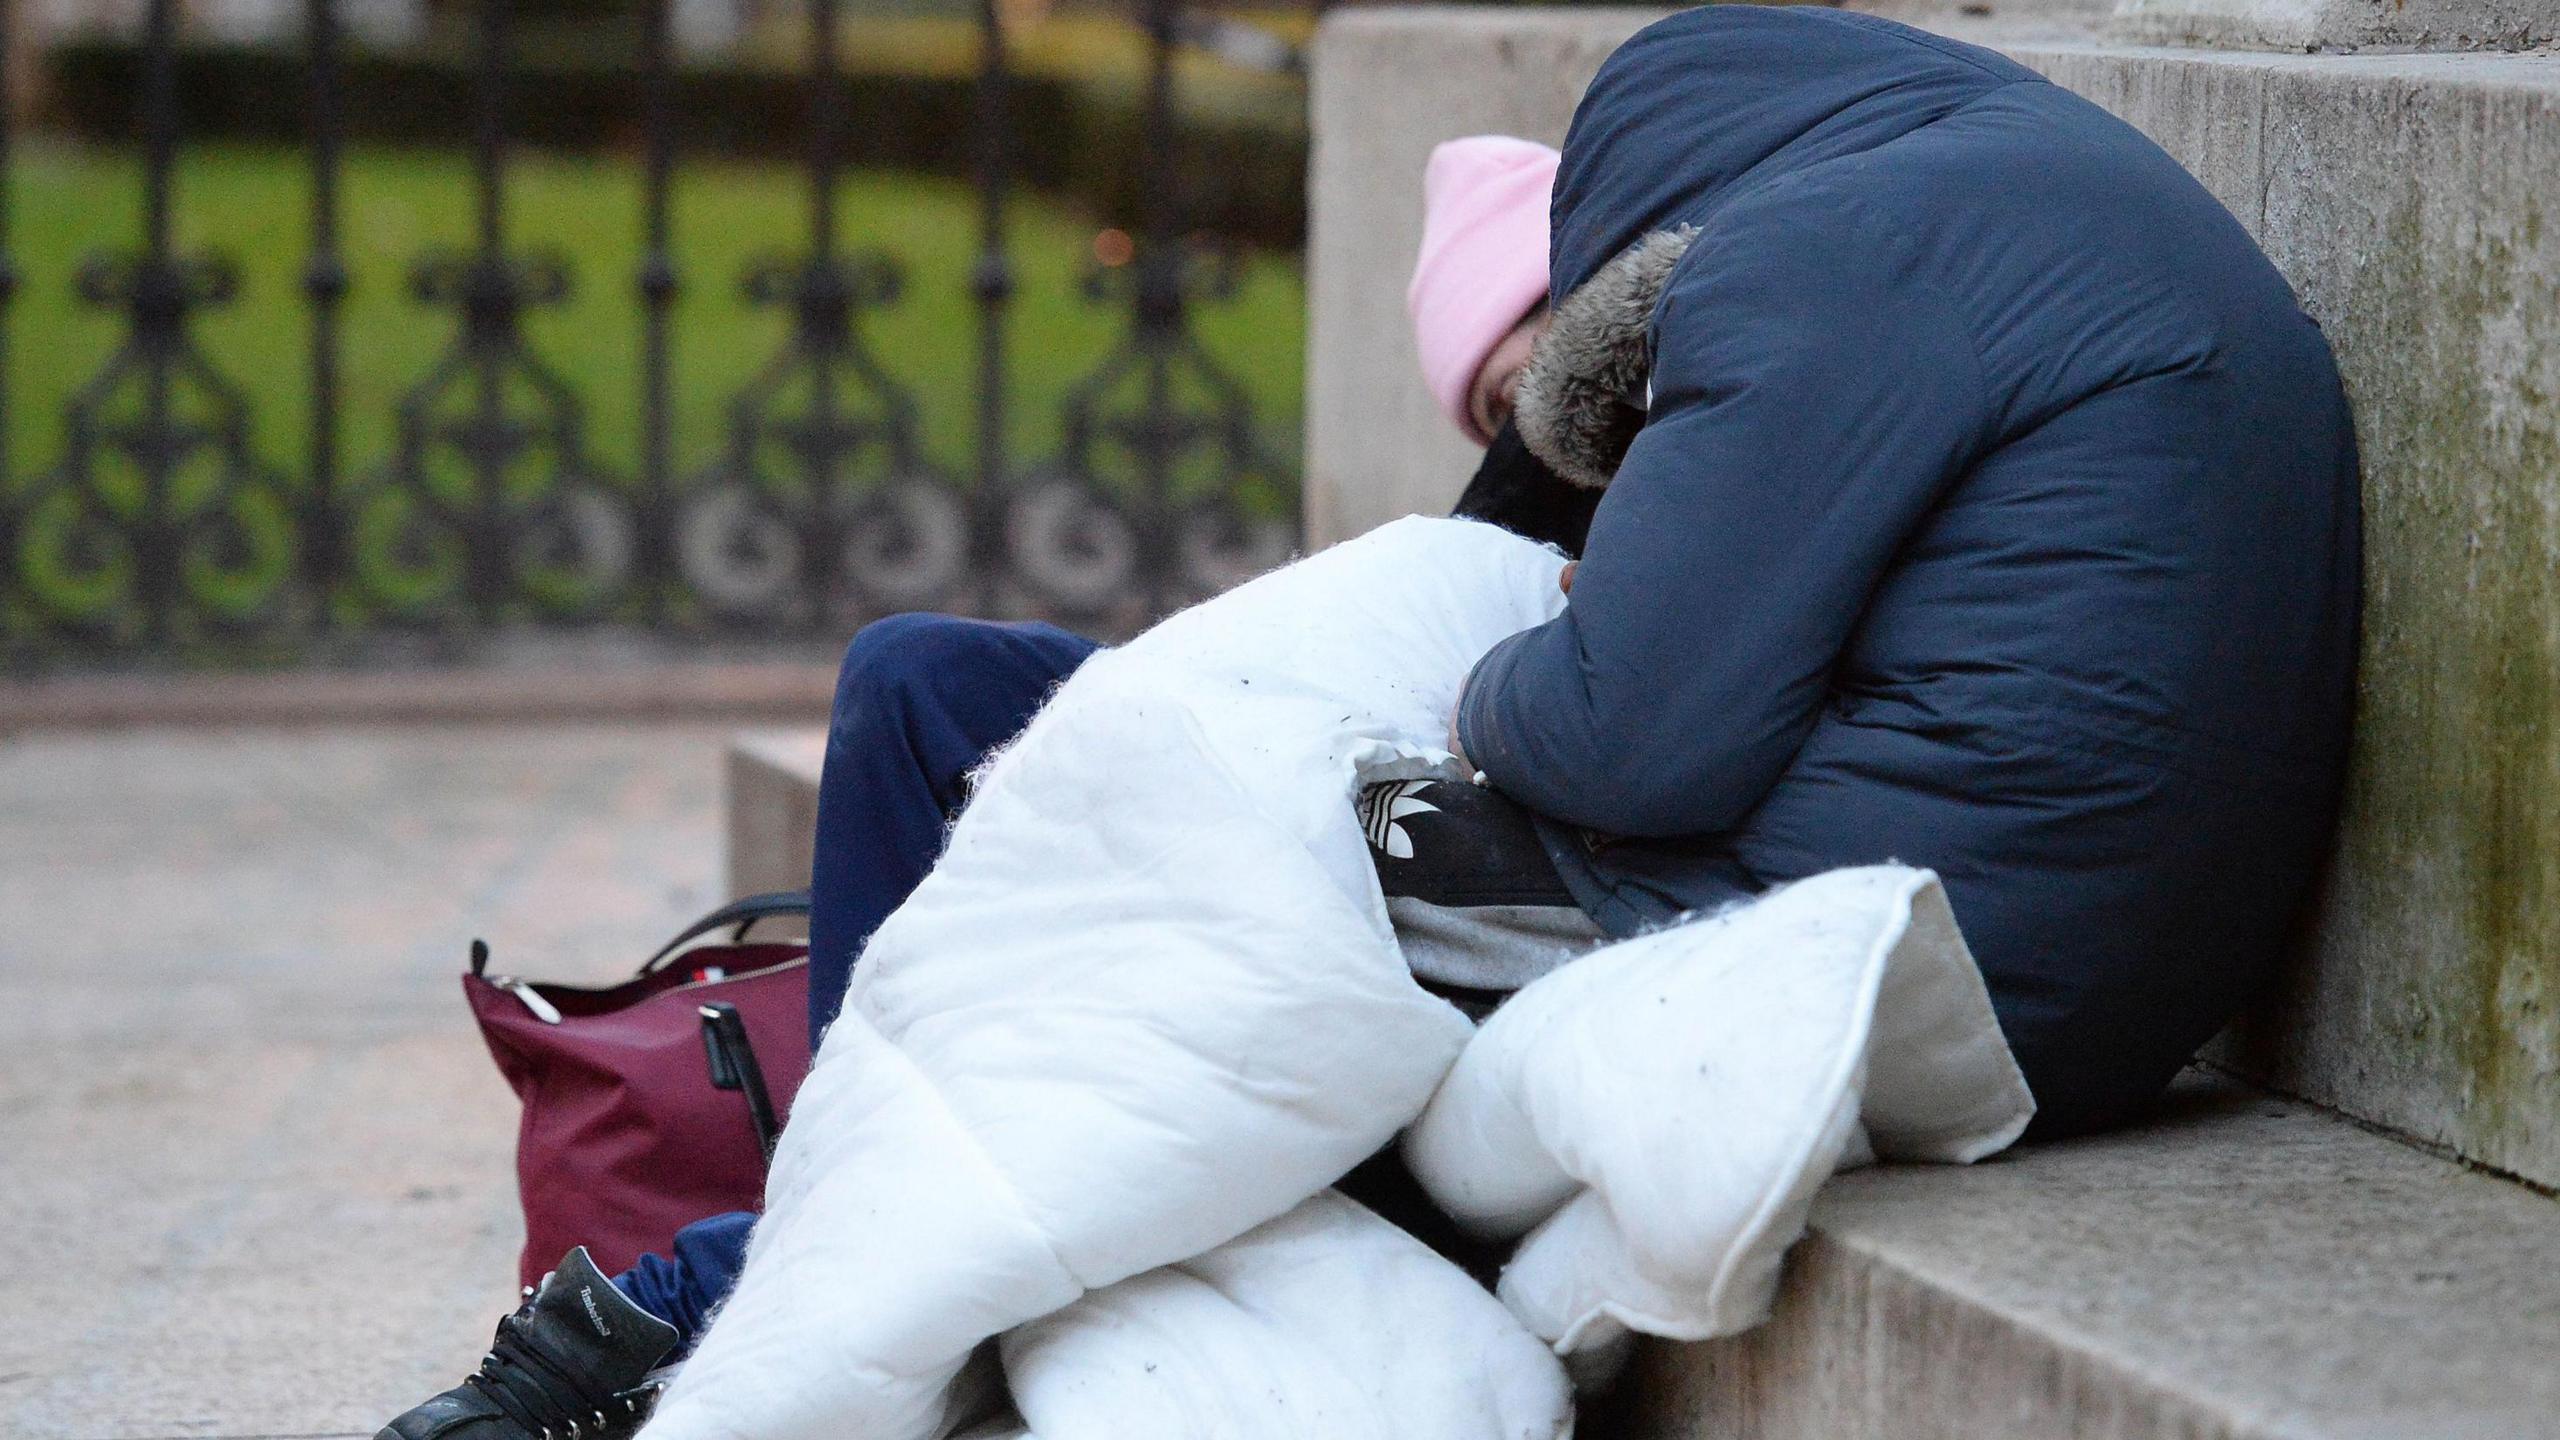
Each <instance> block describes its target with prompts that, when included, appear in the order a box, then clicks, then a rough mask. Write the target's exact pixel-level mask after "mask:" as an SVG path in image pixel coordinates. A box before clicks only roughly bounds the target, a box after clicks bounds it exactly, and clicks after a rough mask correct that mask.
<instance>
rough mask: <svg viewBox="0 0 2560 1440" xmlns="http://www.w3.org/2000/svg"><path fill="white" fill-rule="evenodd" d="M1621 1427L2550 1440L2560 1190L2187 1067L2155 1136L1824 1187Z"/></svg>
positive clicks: (1647, 1357) (1782, 1438)
mask: <svg viewBox="0 0 2560 1440" xmlns="http://www.w3.org/2000/svg"><path fill="white" fill-rule="evenodd" d="M1612 1419H1613V1422H1614V1423H1603V1424H1600V1425H1596V1426H1594V1427H1592V1431H1593V1433H1595V1434H1601V1435H1609V1436H1618V1437H1625V1440H1657V1437H1660V1440H1669V1437H1675V1436H1677V1437H1701V1440H1703V1437H1713V1440H1817V1437H1818V1440H1941V1437H1943V1440H2007V1437H2016V1440H2030V1437H2032V1440H2052V1437H2060V1436H2074V1437H2081V1440H2171V1437H2175V1440H2277V1437H2282V1440H2418V1437H2469V1436H2479V1437H2492V1436H2494V1437H2499V1440H2519V1437H2526V1436H2560V1204H2555V1203H2554V1202H2553V1201H2552V1200H2550V1199H2547V1198H2545V1197H2544V1196H2542V1195H2539V1194H2537V1193H2535V1192H2534V1191H2532V1190H2529V1189H2527V1188H2525V1187H2524V1186H2521V1185H2518V1184H2514V1183H2512V1182H2508V1181H2504V1180H2499V1179H2494V1178H2491V1177H2489V1176H2486V1175H2482V1174H2479V1173H2476V1172H2474V1171H2471V1170H2469V1169H2466V1168H2465V1167H2463V1166H2461V1165H2459V1164H2456V1163H2454V1162H2451V1161H2446V1160H2440V1159H2437V1158H2435V1157H2433V1156H2431V1155H2428V1154H2426V1153H2423V1152H2421V1151H2418V1150H2416V1149H2413V1148H2411V1147H2409V1146H2407V1145H2403V1144H2401V1143H2399V1142H2396V1141H2393V1140H2390V1139H2386V1138H2384V1137H2382V1136H2380V1135H2377V1134H2374V1133H2372V1132H2371V1131H2368V1130H2366V1129H2364V1128H2361V1127H2359V1126H2356V1125H2354V1124H2351V1123H2349V1122H2346V1121H2344V1120H2340V1119H2338V1118H2336V1117H2335V1116H2333V1115H2331V1114H2329V1113H2327V1112H2324V1111H2320V1110H2316V1109H2313V1108H2311V1107H2309V1106H2305V1105H2301V1104H2297V1103H2293V1102H2290V1101H2284V1100H2278V1099H2273V1098H2269V1097H2268V1096H2266V1095H2264V1094H2262V1093H2260V1092H2258V1091H2256V1090H2254V1089H2249V1088H2244V1087H2243V1086H2241V1085H2239V1084H2237V1083H2234V1082H2232V1081H2229V1080H2225V1079H2220V1078H2217V1077H2211V1076H2207V1075H2205V1074H2203V1073H2202V1072H2196V1073H2194V1074H2191V1075H2190V1077H2189V1078H2188V1079H2187V1081H2185V1082H2183V1083H2182V1084H2181V1085H2180V1087H2179V1088H2178V1090H2177V1091H2176V1092H2175V1093H2174V1094H2173V1096H2172V1099H2171V1104H2170V1106H2169V1108H2168V1110H2167V1112H2166V1113H2165V1114H2164V1116H2163V1117H2162V1118H2161V1119H2159V1120H2158V1121H2157V1122H2156V1123H2153V1124H2150V1125H2146V1126H2144V1127H2142V1128H2139V1129H2135V1130H2131V1131H2127V1132H2124V1133H2121V1134H2117V1135H2112V1136H2106V1137H2101V1138H2097V1139H2091V1140H2085V1141H2077V1142H2072V1143H2068V1144H2062V1145H2053V1146H2046V1147H2041V1148H2035V1149H2029V1150H2025V1151H2020V1152H2016V1153H2015V1154H2013V1155H2011V1156H2009V1157H2006V1158H2004V1159H2001V1160H1997V1161H1993V1162H1991V1163H1988V1164H1984V1165H1981V1166H1976V1167H1973V1168H1971V1169H1965V1170H1948V1169H1937V1168H1922V1167H1886V1168H1880V1169H1876V1170H1871V1171H1866V1172H1863V1173H1859V1174H1853V1175H1847V1176H1842V1177H1840V1178H1839V1179H1837V1180H1835V1181H1834V1182H1832V1184H1831V1185H1830V1186H1829V1187H1828V1188H1827V1189H1825V1190H1824V1192H1823V1194H1822V1196H1821V1198H1820V1199H1819V1200H1818V1201H1817V1203H1816V1205H1815V1210H1814V1217H1813V1228H1812V1234H1811V1235H1810V1236H1809V1237H1808V1238H1807V1239H1806V1240H1805V1241H1804V1242H1803V1243H1801V1244H1800V1245H1798V1246H1797V1247H1796V1249H1795V1251H1794V1252H1793V1253H1792V1254H1791V1255H1790V1257H1789V1260H1788V1271H1787V1278H1786V1282H1785V1287H1784V1289H1783V1291H1782V1292H1781V1296H1780V1300H1779V1304H1778V1308H1777V1312H1776V1314H1775V1316H1774V1317H1773V1318H1772V1319H1771V1321H1770V1322H1769V1323H1768V1324H1767V1325H1765V1326H1762V1327H1761V1328H1760V1329H1758V1330H1755V1331H1753V1332H1751V1333H1749V1334H1747V1335H1743V1336H1739V1337H1736V1338H1734V1339H1731V1340H1724V1341H1717V1342H1713V1343H1709V1344H1703V1345H1656V1346H1654V1347H1652V1348H1651V1349H1649V1350H1648V1351H1646V1352H1645V1353H1644V1354H1643V1356H1642V1357H1641V1358H1640V1360H1639V1362H1638V1365H1637V1368H1636V1369H1635V1371H1634V1372H1633V1374H1632V1376H1631V1378H1630V1383H1629V1385H1628V1386H1627V1388H1626V1390H1625V1392H1624V1397H1623V1404H1622V1407H1621V1413H1619V1414H1618V1415H1616V1416H1615V1417H1612Z"/></svg>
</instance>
